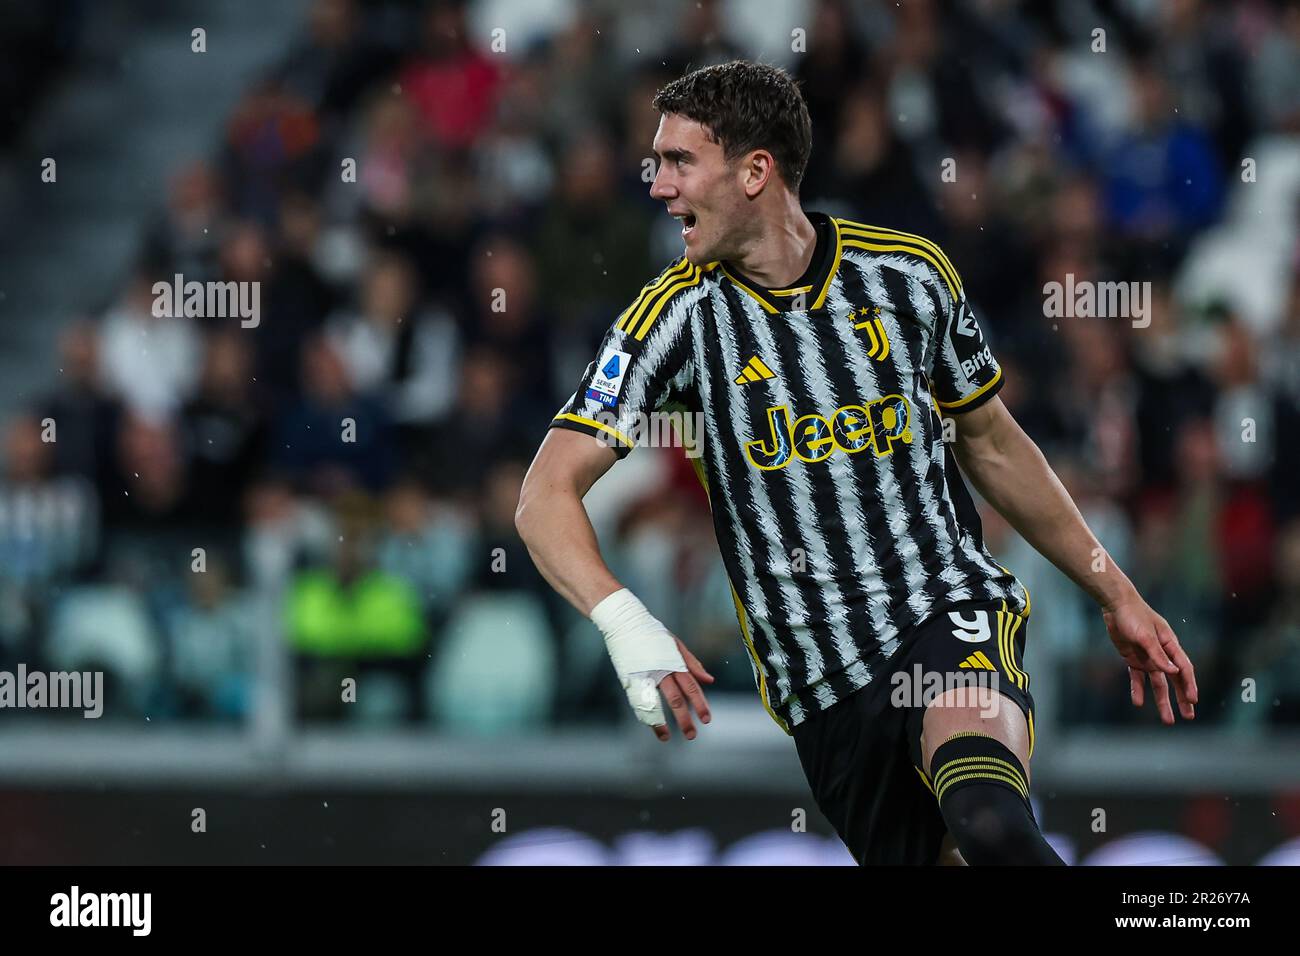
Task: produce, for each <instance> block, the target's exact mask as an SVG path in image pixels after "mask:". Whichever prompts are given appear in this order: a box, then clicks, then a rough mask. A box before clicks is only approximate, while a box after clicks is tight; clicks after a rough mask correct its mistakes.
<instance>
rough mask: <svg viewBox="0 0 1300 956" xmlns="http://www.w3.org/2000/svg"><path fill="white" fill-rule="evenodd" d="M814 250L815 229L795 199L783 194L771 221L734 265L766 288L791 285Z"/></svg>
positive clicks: (815, 242) (805, 265) (806, 267)
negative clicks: (782, 200)
mask: <svg viewBox="0 0 1300 956" xmlns="http://www.w3.org/2000/svg"><path fill="white" fill-rule="evenodd" d="M816 250H817V230H816V229H815V228H813V224H812V223H811V222H810V221H809V219H808V217H807V216H806V215H805V214H804V211H803V209H802V208H801V207H800V205H799V200H798V199H797V198H796V197H795V196H793V195H791V194H789V193H787V194H786V199H785V201H784V205H783V206H782V207H781V210H780V213H779V215H778V216H777V217H776V219H775V221H773V222H770V223H769V224H768V225H767V226H766V228H765V229H764V230H763V232H762V233H761V234H759V235H758V236H756V237H755V238H754V240H753V241H752V242H751V243H750V244H749V245H748V246H747V247H746V249H745V251H744V252H743V253H742V254H741V255H740V256H739V257H738V258H736V259H735V260H734V263H735V266H736V268H738V269H739V270H740V271H741V272H743V273H744V274H745V275H747V276H749V277H750V278H751V279H753V280H754V281H755V282H757V283H758V284H759V285H761V286H763V287H764V288H767V289H783V288H786V287H787V286H790V285H792V284H793V283H794V282H795V280H796V279H798V278H799V277H800V276H801V275H803V274H804V272H805V271H807V269H808V264H809V263H810V262H812V257H813V253H814V252H816Z"/></svg>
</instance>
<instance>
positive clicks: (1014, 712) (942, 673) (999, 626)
mask: <svg viewBox="0 0 1300 956" xmlns="http://www.w3.org/2000/svg"><path fill="white" fill-rule="evenodd" d="M1027 630H1028V623H1027V618H1026V617H1025V616H1024V615H1020V614H1016V613H1014V612H1011V611H1008V610H1006V606H1005V604H1004V603H1003V602H1001V601H997V602H989V601H985V602H968V603H965V604H961V605H957V606H954V607H953V608H951V609H949V610H946V611H943V612H941V613H939V614H937V615H935V616H934V617H932V618H930V619H929V620H927V621H926V622H925V623H924V624H923V625H922V626H921V627H920V628H919V629H918V632H917V635H916V637H915V639H914V641H913V642H912V643H911V646H910V647H909V648H908V653H907V654H906V655H905V664H906V667H907V668H909V670H910V672H911V673H912V674H913V675H916V674H923V675H925V678H926V681H927V686H928V687H929V688H930V690H931V693H930V694H928V695H927V696H926V700H925V706H924V707H922V708H917V709H914V710H912V711H911V712H910V713H909V715H908V741H909V745H910V748H911V753H912V756H913V759H914V760H915V761H916V763H917V766H919V767H921V768H923V769H924V770H925V771H926V772H927V776H928V774H929V769H930V760H931V758H932V757H933V756H934V751H935V750H937V749H938V748H939V746H940V745H941V744H943V742H944V741H946V740H948V739H949V738H950V737H952V736H953V735H954V734H958V733H981V734H986V735H988V736H990V737H993V738H994V739H996V740H998V741H1000V742H1001V743H1003V744H1005V745H1006V746H1007V747H1008V749H1010V750H1011V752H1012V753H1014V754H1015V755H1016V756H1017V757H1018V758H1019V759H1020V762H1021V763H1022V764H1023V765H1024V767H1025V772H1026V774H1028V773H1029V759H1030V757H1031V756H1032V755H1033V742H1034V740H1033V713H1034V702H1033V697H1032V696H1031V695H1030V693H1029V675H1028V674H1027V673H1026V672H1025V670H1024V668H1023V666H1022V664H1021V661H1022V660H1023V658H1024V647H1025V641H1026V633H1027ZM1011 705H1014V706H1011Z"/></svg>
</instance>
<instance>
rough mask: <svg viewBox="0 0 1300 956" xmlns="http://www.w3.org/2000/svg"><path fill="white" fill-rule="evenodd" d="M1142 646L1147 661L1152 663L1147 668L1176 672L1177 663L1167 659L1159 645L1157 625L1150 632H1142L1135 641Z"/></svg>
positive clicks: (1168, 672)
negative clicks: (1140, 636) (1139, 637)
mask: <svg viewBox="0 0 1300 956" xmlns="http://www.w3.org/2000/svg"><path fill="white" fill-rule="evenodd" d="M1137 643H1138V646H1139V647H1141V648H1142V653H1143V654H1145V655H1146V658H1147V661H1148V662H1149V663H1150V664H1151V665H1153V667H1149V668H1148V670H1151V669H1153V668H1158V669H1159V670H1161V671H1163V672H1164V673H1166V674H1177V673H1178V665H1177V664H1175V663H1174V662H1173V661H1171V660H1170V659H1169V655H1168V654H1166V653H1165V649H1164V648H1163V647H1161V643H1162V642H1161V640H1160V632H1159V627H1158V626H1157V627H1155V628H1152V630H1151V632H1150V633H1148V634H1144V635H1143V636H1142V638H1141V639H1140V640H1139V641H1138V642H1137Z"/></svg>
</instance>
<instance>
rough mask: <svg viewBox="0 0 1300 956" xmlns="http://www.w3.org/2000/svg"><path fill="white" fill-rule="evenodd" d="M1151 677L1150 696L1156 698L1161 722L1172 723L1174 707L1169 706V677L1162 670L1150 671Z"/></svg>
mask: <svg viewBox="0 0 1300 956" xmlns="http://www.w3.org/2000/svg"><path fill="white" fill-rule="evenodd" d="M1148 676H1150V678H1151V696H1152V697H1154V698H1155V700H1156V710H1157V711H1158V712H1159V713H1160V720H1161V722H1162V723H1166V724H1172V723H1173V722H1174V709H1173V708H1172V707H1171V706H1169V678H1167V677H1166V676H1165V674H1164V672H1163V671H1152V672H1151V673H1150V675H1148Z"/></svg>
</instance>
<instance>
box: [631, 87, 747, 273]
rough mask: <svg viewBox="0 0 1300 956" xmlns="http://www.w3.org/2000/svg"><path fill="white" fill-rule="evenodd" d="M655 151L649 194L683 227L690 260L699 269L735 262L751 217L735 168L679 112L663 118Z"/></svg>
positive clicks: (704, 134)
mask: <svg viewBox="0 0 1300 956" xmlns="http://www.w3.org/2000/svg"><path fill="white" fill-rule="evenodd" d="M654 151H655V154H656V155H657V156H658V157H659V172H658V174H657V175H656V176H655V181H654V183H653V185H651V187H650V195H651V196H653V197H654V198H655V199H658V200H661V201H662V202H664V203H665V204H666V205H667V206H668V212H669V214H670V215H672V216H673V217H674V218H676V219H678V220H679V221H680V222H681V224H682V240H683V241H684V242H685V243H686V258H687V259H689V260H690V261H691V262H693V263H695V264H696V265H704V264H706V263H709V262H713V261H714V260H717V259H730V258H735V257H736V255H737V251H738V246H739V243H738V239H739V238H740V232H741V227H742V224H743V222H744V221H745V217H746V215H747V210H746V208H745V207H746V203H745V192H744V189H743V188H742V186H741V182H740V172H739V170H738V169H737V166H736V164H734V163H728V162H727V160H726V158H725V156H724V155H723V152H722V146H721V145H719V144H718V143H715V142H713V141H711V140H710V139H709V136H708V133H706V132H705V129H704V127H703V126H702V125H700V124H699V123H698V122H696V121H695V120H692V119H687V118H686V117H684V116H678V115H677V114H675V113H665V114H664V115H663V116H662V117H660V119H659V131H658V132H657V133H656V134H655V141H654Z"/></svg>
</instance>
